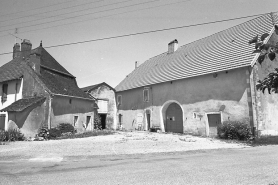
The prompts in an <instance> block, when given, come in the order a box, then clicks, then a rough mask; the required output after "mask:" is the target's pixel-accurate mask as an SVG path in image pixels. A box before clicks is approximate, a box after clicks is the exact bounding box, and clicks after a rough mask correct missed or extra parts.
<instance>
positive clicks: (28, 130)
mask: <svg viewBox="0 0 278 185" xmlns="http://www.w3.org/2000/svg"><path fill="white" fill-rule="evenodd" d="M0 87H1V90H2V91H1V94H0V98H1V103H0V117H1V119H0V129H4V130H9V129H20V130H21V132H22V133H23V134H24V135H25V136H26V137H34V136H35V135H36V134H37V133H38V130H39V129H40V128H42V127H48V128H53V127H56V126H57V125H58V124H60V123H70V124H73V125H74V126H75V128H76V130H77V131H79V132H83V131H86V130H92V129H93V119H94V114H95V113H96V110H97V105H96V104H95V101H94V99H92V98H90V97H89V96H88V95H86V94H85V93H84V92H83V91H82V90H81V89H79V88H78V86H77V83H76V80H75V77H74V76H73V75H71V74H70V73H69V72H68V71H67V70H66V69H65V68H64V67H62V66H61V65H60V64H59V63H58V62H57V61H56V60H55V59H54V58H53V57H52V56H51V55H50V54H49V53H48V52H47V51H46V50H45V49H44V48H43V47H42V44H41V45H40V46H39V47H37V48H35V49H32V44H31V42H30V41H28V40H26V39H25V40H23V42H22V43H21V46H20V45H19V44H15V46H14V50H13V60H11V61H10V62H8V63H6V64H4V65H3V66H1V67H0Z"/></svg>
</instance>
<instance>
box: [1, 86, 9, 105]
mask: <svg viewBox="0 0 278 185" xmlns="http://www.w3.org/2000/svg"><path fill="white" fill-rule="evenodd" d="M7 95H8V84H3V86H2V98H1V102H2V103H4V102H5V101H7Z"/></svg>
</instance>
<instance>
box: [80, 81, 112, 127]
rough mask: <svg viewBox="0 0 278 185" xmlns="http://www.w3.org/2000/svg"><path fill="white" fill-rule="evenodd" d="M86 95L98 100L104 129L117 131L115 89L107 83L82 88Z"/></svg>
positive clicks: (99, 113)
mask: <svg viewBox="0 0 278 185" xmlns="http://www.w3.org/2000/svg"><path fill="white" fill-rule="evenodd" d="M81 89H82V90H83V91H84V92H85V93H87V94H89V95H90V96H92V97H93V98H95V99H96V103H97V105H98V115H99V117H100V119H101V124H102V129H116V128H117V122H116V111H117V109H116V99H115V89H114V88H112V87H111V86H110V85H108V84H107V83H105V82H102V83H99V84H95V85H91V86H88V87H83V88H81Z"/></svg>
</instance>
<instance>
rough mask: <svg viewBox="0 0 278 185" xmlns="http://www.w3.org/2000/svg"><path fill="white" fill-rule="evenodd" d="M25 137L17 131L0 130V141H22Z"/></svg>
mask: <svg viewBox="0 0 278 185" xmlns="http://www.w3.org/2000/svg"><path fill="white" fill-rule="evenodd" d="M24 140H25V137H24V135H23V134H22V133H21V132H20V130H19V129H12V130H8V131H4V130H0V141H24Z"/></svg>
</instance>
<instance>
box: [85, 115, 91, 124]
mask: <svg viewBox="0 0 278 185" xmlns="http://www.w3.org/2000/svg"><path fill="white" fill-rule="evenodd" d="M90 121H91V116H87V118H86V125H87V126H88V124H89V123H90Z"/></svg>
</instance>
